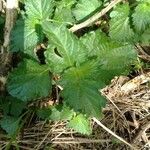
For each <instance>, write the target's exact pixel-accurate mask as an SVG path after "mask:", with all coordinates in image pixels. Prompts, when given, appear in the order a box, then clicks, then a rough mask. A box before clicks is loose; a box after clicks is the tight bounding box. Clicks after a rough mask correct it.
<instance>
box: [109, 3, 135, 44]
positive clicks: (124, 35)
mask: <svg viewBox="0 0 150 150" xmlns="http://www.w3.org/2000/svg"><path fill="white" fill-rule="evenodd" d="M129 11H130V8H129V5H128V4H122V5H118V6H116V8H115V9H114V10H113V11H112V12H111V14H110V17H111V20H110V29H109V35H110V37H111V38H112V39H114V40H117V41H123V42H125V41H130V40H131V41H133V39H132V38H133V35H134V33H133V30H132V28H131V27H130V22H129Z"/></svg>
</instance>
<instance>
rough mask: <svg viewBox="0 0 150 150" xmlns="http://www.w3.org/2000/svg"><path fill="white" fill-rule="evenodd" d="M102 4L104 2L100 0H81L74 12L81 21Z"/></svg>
mask: <svg viewBox="0 0 150 150" xmlns="http://www.w3.org/2000/svg"><path fill="white" fill-rule="evenodd" d="M101 4H102V2H101V1H99V0H88V1H87V0H79V1H78V3H77V4H76V6H75V8H74V9H73V11H72V12H73V15H74V16H75V18H76V20H78V21H79V20H82V19H84V18H85V17H87V16H88V15H90V14H91V13H93V12H94V11H95V10H96V9H97V8H99V7H100V6H101Z"/></svg>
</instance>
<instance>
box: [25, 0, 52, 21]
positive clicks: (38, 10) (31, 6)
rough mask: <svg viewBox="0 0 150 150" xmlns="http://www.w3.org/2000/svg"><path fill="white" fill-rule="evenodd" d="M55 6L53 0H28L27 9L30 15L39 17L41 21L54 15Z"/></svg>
mask: <svg viewBox="0 0 150 150" xmlns="http://www.w3.org/2000/svg"><path fill="white" fill-rule="evenodd" d="M53 7H54V2H53V0H27V1H26V2H25V9H26V13H27V15H28V17H29V18H30V19H31V18H35V19H39V20H40V21H42V20H46V19H48V18H49V17H50V16H52V12H53Z"/></svg>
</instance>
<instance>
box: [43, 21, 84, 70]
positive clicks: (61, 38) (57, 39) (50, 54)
mask: <svg viewBox="0 0 150 150" xmlns="http://www.w3.org/2000/svg"><path fill="white" fill-rule="evenodd" d="M42 27H43V30H44V32H45V34H46V35H47V37H48V39H49V42H51V43H50V44H51V45H52V46H51V45H50V48H48V51H47V54H46V55H47V56H46V59H47V62H48V64H49V65H50V67H51V68H52V71H53V72H62V71H63V70H64V69H66V68H68V67H72V66H74V65H75V64H77V63H80V62H83V61H85V56H86V49H85V46H84V45H83V44H82V43H81V42H80V41H79V39H77V37H76V36H75V35H73V33H71V32H70V31H68V29H67V28H66V27H64V26H63V25H61V26H60V25H54V24H51V23H49V22H45V23H44V24H43V25H42ZM54 47H55V48H57V50H56V49H54Z"/></svg>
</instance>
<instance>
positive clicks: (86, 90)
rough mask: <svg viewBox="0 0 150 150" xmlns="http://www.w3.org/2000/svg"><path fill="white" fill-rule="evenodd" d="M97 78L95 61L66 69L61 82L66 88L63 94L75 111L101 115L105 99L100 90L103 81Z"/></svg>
mask: <svg viewBox="0 0 150 150" xmlns="http://www.w3.org/2000/svg"><path fill="white" fill-rule="evenodd" d="M97 78H98V68H97V63H96V62H94V61H90V62H87V63H85V64H83V65H82V66H79V67H76V68H70V69H68V70H66V71H65V73H64V74H63V76H62V79H61V80H60V84H61V85H62V87H63V89H64V90H63V91H62V93H61V95H62V97H63V98H64V101H65V102H66V103H67V105H69V106H70V107H72V108H73V109H74V110H75V111H80V112H82V113H86V114H88V115H89V116H96V117H99V116H100V115H101V108H102V107H103V106H105V99H104V98H103V97H102V96H100V92H99V91H98V90H99V88H100V87H101V86H102V83H101V82H98V80H97Z"/></svg>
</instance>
